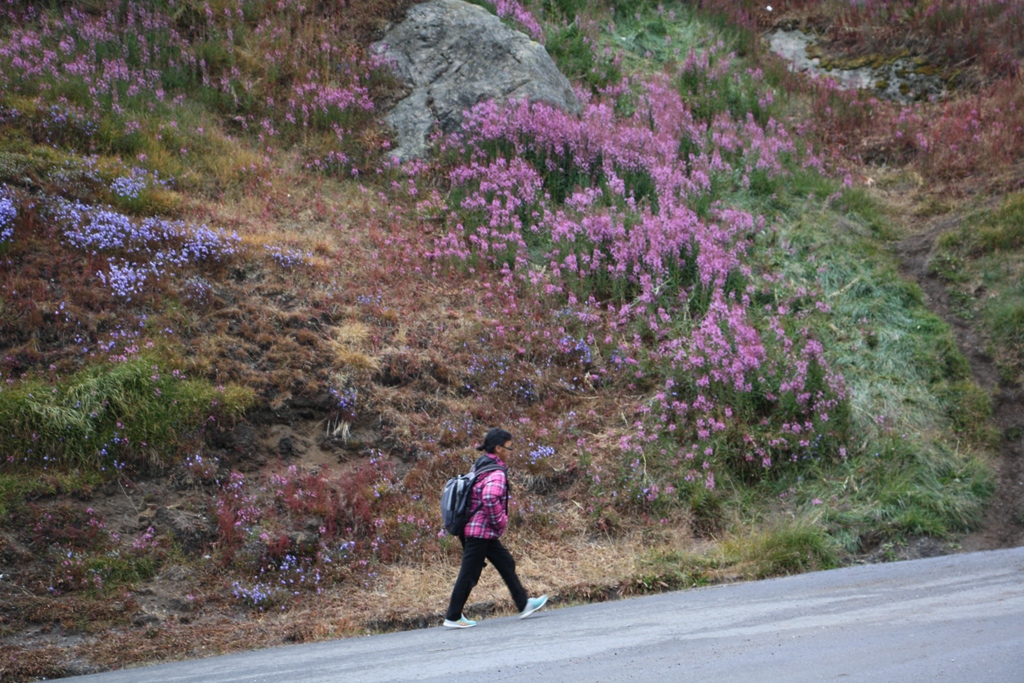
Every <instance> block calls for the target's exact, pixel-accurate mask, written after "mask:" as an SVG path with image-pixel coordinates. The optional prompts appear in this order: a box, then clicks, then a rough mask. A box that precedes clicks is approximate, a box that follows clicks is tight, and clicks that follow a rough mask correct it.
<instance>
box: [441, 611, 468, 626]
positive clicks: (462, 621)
mask: <svg viewBox="0 0 1024 683" xmlns="http://www.w3.org/2000/svg"><path fill="white" fill-rule="evenodd" d="M444 625H445V626H447V627H448V628H473V627H474V626H476V622H475V621H473V620H472V619H467V618H466V615H465V614H463V615H462V616H461V617H459V620H458V621H452V620H451V619H445V620H444Z"/></svg>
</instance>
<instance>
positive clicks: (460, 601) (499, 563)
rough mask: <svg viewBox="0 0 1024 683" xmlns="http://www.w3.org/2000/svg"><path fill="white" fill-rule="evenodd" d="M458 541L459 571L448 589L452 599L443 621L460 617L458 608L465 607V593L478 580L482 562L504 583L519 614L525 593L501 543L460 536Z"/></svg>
mask: <svg viewBox="0 0 1024 683" xmlns="http://www.w3.org/2000/svg"><path fill="white" fill-rule="evenodd" d="M459 540H460V541H462V568H461V569H459V578H457V579H456V580H455V588H453V589H452V599H451V601H450V602H449V603H448V613H447V614H446V615H445V618H446V619H450V620H452V621H458V619H459V617H461V616H462V608H463V607H465V606H466V600H468V599H469V593H470V591H472V590H473V588H474V587H475V586H476V582H477V581H479V580H480V572H481V571H483V568H484V560H490V561H491V564H493V565H494V568H495V569H497V570H498V573H499V574H501V578H502V579H504V580H505V585H506V586H508V592H509V593H511V594H512V601H513V602H514V603H516V609H517V610H519V611H520V612H522V611H523V610H524V609H526V591H525V590H524V589H523V584H521V583H519V577H518V576H516V561H515V560H514V559H513V558H512V553H510V552H509V551H508V550H506V549H505V546H503V545H502V544H501V541H500V540H498V539H497V538H462V537H460V538H459Z"/></svg>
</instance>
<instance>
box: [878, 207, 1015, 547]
mask: <svg viewBox="0 0 1024 683" xmlns="http://www.w3.org/2000/svg"><path fill="white" fill-rule="evenodd" d="M961 221H962V216H958V215H953V216H948V215H947V216H942V217H939V218H937V219H934V220H932V221H927V222H924V223H922V224H920V225H919V226H917V228H916V229H915V230H913V231H912V234H911V235H910V236H909V237H906V238H904V239H903V240H902V241H900V242H899V244H898V245H897V247H896V252H897V254H898V255H899V257H900V259H901V261H902V263H903V271H904V275H905V276H906V277H908V278H910V279H913V280H915V281H916V282H917V283H918V284H919V285H920V286H921V289H922V290H923V291H924V294H925V301H926V303H927V305H928V307H929V308H931V310H932V311H933V312H934V313H936V314H937V315H939V316H940V317H941V318H942V319H943V320H945V321H946V322H947V323H948V324H949V326H950V327H951V328H952V330H953V333H954V335H955V336H956V340H957V344H958V345H959V347H960V350H961V351H962V352H963V354H964V356H966V357H967V361H968V362H969V363H970V366H971V372H972V373H973V375H974V379H975V381H977V383H978V384H979V385H980V386H981V387H982V388H984V389H985V390H986V391H988V392H989V394H990V395H991V397H992V421H993V423H994V426H995V428H996V429H997V430H998V433H999V435H1000V439H999V451H998V457H997V459H996V461H995V463H994V465H995V469H996V472H997V475H998V481H997V483H996V492H995V497H994V498H993V500H992V504H991V506H990V507H989V509H988V512H987V513H986V516H985V519H984V522H983V523H982V525H981V527H980V528H979V529H978V530H976V531H974V532H972V533H970V534H968V535H966V536H965V537H964V538H963V539H962V541H961V549H962V550H963V551H964V552H970V551H975V550H995V549H997V548H1013V547H1017V546H1021V545H1024V439H1022V438H1021V437H1020V436H1019V435H1020V434H1021V429H1022V428H1024V387H1020V386H1013V385H1008V384H1006V383H1005V382H1002V381H1001V380H1000V374H999V370H998V368H997V367H996V364H995V361H994V360H993V359H992V357H991V356H990V355H989V354H988V352H987V351H986V347H987V341H986V339H984V337H983V336H982V334H980V333H979V331H978V330H977V329H976V328H975V327H974V326H973V325H972V324H971V323H970V322H969V321H965V320H963V319H962V318H960V317H959V316H957V315H956V313H954V307H953V305H952V302H951V300H950V296H949V292H948V291H947V289H946V286H945V285H944V284H943V282H942V281H941V280H940V279H939V278H938V277H936V276H934V275H932V274H930V273H929V270H928V264H929V261H930V259H931V257H932V255H933V254H934V251H935V243H936V240H937V239H938V238H939V236H940V235H942V234H943V233H945V232H948V231H950V230H954V229H958V228H960V226H961Z"/></svg>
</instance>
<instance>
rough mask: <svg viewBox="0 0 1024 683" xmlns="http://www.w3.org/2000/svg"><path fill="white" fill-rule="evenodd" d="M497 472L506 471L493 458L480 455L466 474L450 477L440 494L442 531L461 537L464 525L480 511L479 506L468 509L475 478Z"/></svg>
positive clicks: (506, 491)
mask: <svg viewBox="0 0 1024 683" xmlns="http://www.w3.org/2000/svg"><path fill="white" fill-rule="evenodd" d="M497 470H502V471H506V468H504V467H502V466H501V465H499V464H498V463H497V462H495V460H494V458H491V457H489V456H486V455H481V456H480V457H479V458H477V459H476V462H475V463H473V468H472V469H471V470H470V471H469V472H468V473H467V474H460V475H458V476H456V477H452V478H451V479H449V480H448V481H447V483H445V485H444V491H443V492H442V493H441V521H442V523H443V524H444V530H445V531H447V532H448V533H449V534H451V535H452V536H461V535H462V532H463V530H465V528H466V524H468V523H469V520H470V519H471V518H472V517H473V515H475V514H476V513H477V511H478V510H480V507H481V506H480V505H478V506H477V507H476V508H474V509H472V510H471V509H469V500H470V496H471V494H472V492H473V485H474V484H475V483H476V478H477V477H479V476H480V475H481V474H485V473H487V472H495V471H497ZM505 496H506V499H507V497H508V486H507V485H506V489H505Z"/></svg>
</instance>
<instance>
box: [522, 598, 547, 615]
mask: <svg viewBox="0 0 1024 683" xmlns="http://www.w3.org/2000/svg"><path fill="white" fill-rule="evenodd" d="M547 601H548V596H546V595H542V596H540V597H539V598H530V599H529V600H527V601H526V607H525V608H524V609H523V611H522V612H520V613H519V618H520V619H525V618H526V617H528V616H530V615H531V614H533V613H534V612H536V611H537V610H539V609H540V608H541V607H543V606H544V603H546V602H547Z"/></svg>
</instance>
